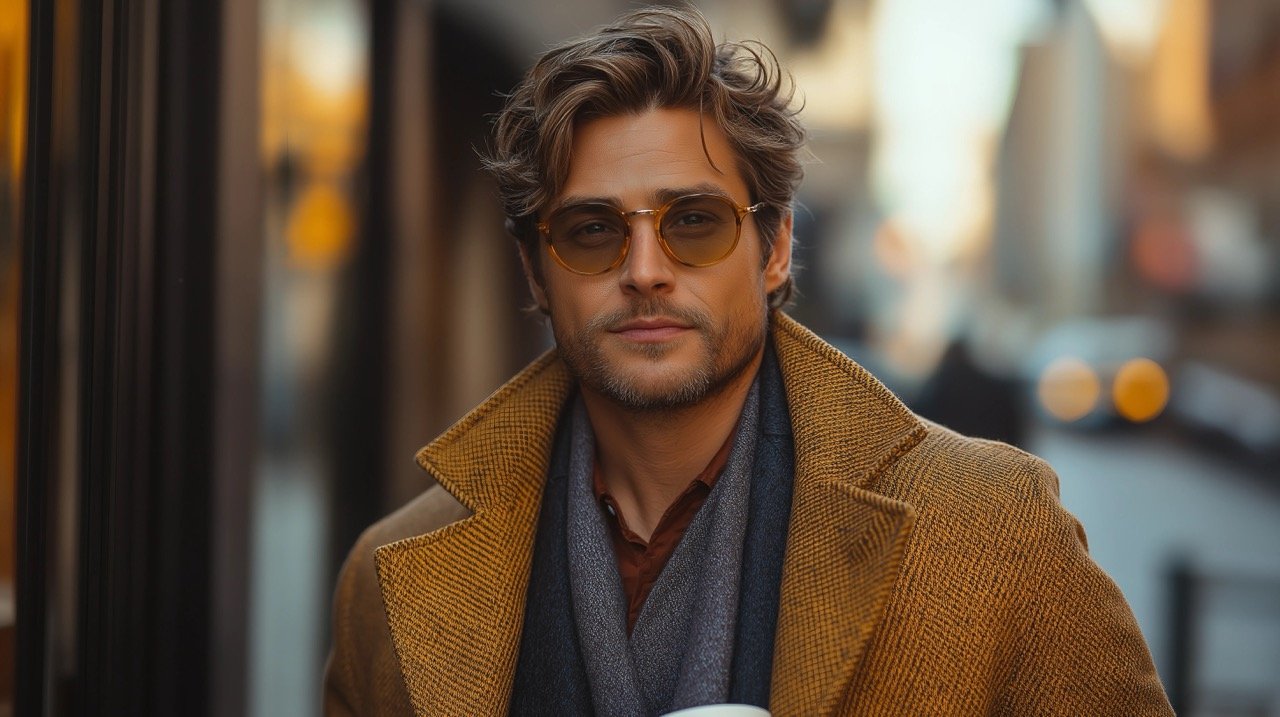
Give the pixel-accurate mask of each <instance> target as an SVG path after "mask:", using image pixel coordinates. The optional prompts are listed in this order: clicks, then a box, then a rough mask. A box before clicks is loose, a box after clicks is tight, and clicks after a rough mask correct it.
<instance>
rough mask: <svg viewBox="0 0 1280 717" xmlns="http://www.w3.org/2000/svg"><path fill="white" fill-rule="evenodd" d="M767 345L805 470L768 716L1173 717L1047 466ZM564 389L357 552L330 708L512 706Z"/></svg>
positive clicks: (541, 367) (434, 470)
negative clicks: (780, 378) (971, 436)
mask: <svg viewBox="0 0 1280 717" xmlns="http://www.w3.org/2000/svg"><path fill="white" fill-rule="evenodd" d="M772 337H773V341H774V346H775V347H776V350H777V355H778V360H779V364H780V366H781V369H782V374H783V379H784V383H785V385H786V395H787V404H788V407H789V409H790V413H791V428H792V436H793V442H794V460H795V480H794V483H793V490H794V497H793V502H792V514H791V519H790V522H789V526H788V535H787V544H786V552H785V559H784V567H783V573H782V581H781V588H780V597H779V603H780V604H779V609H778V622H777V635H776V638H775V649H774V659H773V672H772V681H771V682H772V686H771V697H770V709H771V710H772V712H773V713H774V714H775V715H824V714H848V715H853V714H857V715H872V716H880V715H902V714H912V715H918V714H923V715H957V716H958V715H973V714H992V715H1021V714H1036V715H1064V716H1065V715H1082V714H1087V715H1115V716H1117V717H1119V716H1121V715H1125V716H1129V715H1169V714H1172V710H1171V709H1170V708H1169V704H1168V701H1167V699H1166V698H1165V696H1164V693H1163V690H1162V688H1161V686H1160V682H1159V679H1158V678H1157V677H1156V674H1155V670H1154V668H1153V666H1152V663H1151V658H1150V654H1149V653H1148V651H1147V648H1146V645H1145V643H1144V641H1143V639H1142V635H1141V634H1140V632H1139V630H1138V627H1137V624H1136V623H1135V621H1134V619H1133V616H1132V613H1131V612H1130V610H1129V608H1128V605H1127V604H1125V602H1124V598H1123V596H1122V595H1121V594H1120V592H1119V590H1118V589H1117V588H1116V586H1115V584H1114V583H1113V582H1111V580H1110V579H1109V578H1108V577H1107V576H1106V575H1105V574H1104V573H1103V572H1102V571H1101V570H1100V569H1099V568H1098V567H1097V566H1096V565H1095V564H1094V563H1093V562H1092V561H1091V560H1090V559H1089V557H1088V553H1087V550H1086V547H1085V544H1084V540H1083V537H1082V531H1081V530H1080V527H1079V525H1078V523H1077V522H1076V521H1075V519H1074V518H1073V517H1072V516H1071V515H1070V514H1069V513H1067V512H1066V511H1065V510H1064V509H1063V508H1062V506H1061V504H1060V503H1059V502H1058V499H1057V483H1056V478H1055V476H1054V474H1053V472H1052V471H1051V470H1050V469H1049V468H1048V466H1046V465H1045V464H1044V463H1043V462H1042V461H1040V460H1039V459H1037V458H1035V457H1034V456H1031V455H1028V454H1026V453H1023V452H1022V451H1019V450H1017V449H1014V448H1011V447H1009V446H1005V445H1002V444H996V443H991V442H987V441H978V440H973V439H968V438H965V437H962V436H959V435H957V434H955V433H953V432H951V431H948V430H947V429H945V428H942V427H940V426H937V425H933V424H929V423H927V422H925V421H922V420H921V419H919V418H917V417H915V416H914V415H912V414H911V412H910V411H909V410H908V409H907V408H906V407H905V406H903V405H902V403H901V402H899V401H898V400H897V399H896V398H895V397H893V395H892V394H891V393H889V391H888V390H887V389H885V388H884V387H883V386H882V385H880V384H879V383H878V382H876V381H875V379H874V378H872V377H871V376H870V374H868V373H867V372H866V371H865V370H863V369H862V368H861V367H860V366H858V365H857V364H855V363H854V362H852V361H850V360H849V359H848V358H846V357H845V356H843V355H842V354H840V352H838V351H837V350H836V349H834V348H832V347H831V346H829V345H827V344H825V343H824V342H822V341H821V340H820V339H818V338H817V337H816V336H814V335H813V334H812V333H810V332H809V331H808V330H806V329H804V328H803V327H801V326H800V325H799V324H797V323H795V322H794V321H792V320H791V319H789V318H787V317H786V316H785V315H782V314H777V315H775V318H774V320H773V331H772ZM570 383H571V382H570V379H569V375H568V372H567V370H566V369H565V367H564V366H563V364H562V363H561V362H560V361H559V360H558V359H556V358H555V356H554V354H548V355H547V356H545V357H543V358H542V359H539V360H538V361H537V362H535V363H534V364H533V365H531V366H530V368H529V369H526V371H524V372H522V373H521V374H520V375H519V376H517V377H516V378H515V379H513V380H512V382H511V383H509V384H508V385H507V386H505V387H503V388H502V389H500V390H499V392H498V393H497V394H495V396H494V397H492V398H491V399H490V400H489V401H486V402H485V403H484V404H482V405H481V406H480V407H478V408H477V409H476V410H475V411H473V412H472V413H471V414H469V415H468V416H467V417H466V418H464V419H463V420H462V421H461V422H459V424H458V425H457V426H455V427H454V428H452V429H450V430H449V431H448V432H447V433H446V434H445V435H444V436H442V437H441V438H440V439H438V440H437V441H436V442H434V443H432V444H431V445H430V446H428V447H427V448H426V449H424V450H423V451H421V452H420V453H419V462H420V463H421V464H422V465H423V467H424V468H426V469H427V470H428V471H429V472H430V473H431V475H432V476H434V477H435V478H436V480H437V481H438V482H439V483H440V484H441V486H443V488H444V489H445V491H447V494H448V495H445V494H444V493H442V492H432V493H430V494H429V495H427V496H425V497H424V498H423V499H421V500H420V502H415V504H414V506H413V507H412V508H409V509H406V510H408V511H409V513H408V514H405V513H400V514H397V516H393V518H392V519H390V520H388V521H387V522H385V523H379V524H378V525H375V526H374V527H373V528H371V529H370V530H369V531H367V532H366V534H365V536H363V537H362V538H361V540H360V541H359V542H358V543H357V545H356V548H354V549H353V552H352V555H351V556H350V557H349V558H348V562H347V565H346V567H344V570H343V572H342V576H341V577H340V580H339V585H338V588H337V592H336V601H335V605H334V620H335V626H334V635H335V642H334V647H333V654H332V656H331V659H330V661H329V666H328V670H327V672H326V679H325V706H326V710H328V711H330V712H331V713H333V714H347V713H353V714H403V713H405V712H403V706H404V704H405V703H406V702H407V703H408V704H410V705H411V706H412V709H413V710H415V711H416V712H417V713H418V714H431V715H436V714H447V715H452V714H466V715H491V714H502V713H503V712H505V711H506V709H507V706H508V700H509V698H510V693H511V684H512V679H513V675H514V670H515V660H516V653H517V650H518V647H519V640H520V626H521V623H522V621H523V616H524V615H523V611H524V602H525V601H524V598H525V594H526V588H527V587H528V579H529V568H530V563H531V559H532V546H533V539H534V534H535V532H536V524H537V518H538V508H539V503H540V500H541V491H542V485H543V484H544V482H545V480H546V472H547V467H548V464H549V459H550V450H551V448H550V447H551V442H552V439H553V438H552V437H553V436H554V434H555V425H556V420H557V418H558V414H559V411H560V409H561V407H562V406H563V405H564V401H565V399H566V398H567V396H568V394H569V391H570V388H571V386H570ZM459 504H460V506H461V508H463V510H460V509H459ZM466 511H470V512H471V515H470V517H465V518H463V519H461V520H457V521H455V522H448V521H447V520H446V519H447V518H453V517H455V516H457V515H458V514H459V513H461V514H464V515H465V513H466ZM423 525H428V526H429V527H428V529H427V530H425V531H419V529H420V528H422V527H423ZM374 546H381V547H376V548H375V547H374ZM370 553H372V558H371V556H370ZM371 563H374V564H376V576H375V575H374V574H373V572H372V571H371V570H370V564H371ZM384 611H385V612H384ZM382 615H385V621H384V618H383V617H382ZM343 623H345V624H343ZM374 625H379V626H381V625H385V627H384V628H382V629H377V628H370V627H369V626H374ZM392 654H394V656H395V660H394V661H391V660H390V659H389V656H390V655H392ZM397 668H398V670H399V673H400V675H401V676H402V677H403V682H402V684H401V685H399V686H398V687H397V686H393V685H394V683H395V670H396V669H397ZM406 694H407V699H406V697H405V695H406Z"/></svg>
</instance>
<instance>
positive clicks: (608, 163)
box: [527, 109, 791, 410]
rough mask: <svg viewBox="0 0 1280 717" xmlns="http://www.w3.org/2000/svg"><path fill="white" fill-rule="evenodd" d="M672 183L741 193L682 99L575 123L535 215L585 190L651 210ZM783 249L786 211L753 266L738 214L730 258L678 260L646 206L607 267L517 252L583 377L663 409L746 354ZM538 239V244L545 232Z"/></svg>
mask: <svg viewBox="0 0 1280 717" xmlns="http://www.w3.org/2000/svg"><path fill="white" fill-rule="evenodd" d="M704 138H705V142H706V151H705V152H704V150H703V140H704ZM707 154H710V156H711V159H712V160H713V161H714V163H715V166H714V167H713V166H712V164H711V162H708V160H707ZM716 167H719V170H717V169H716ZM720 170H723V171H720ZM673 193H674V194H692V193H719V194H724V195H725V196H727V197H729V198H730V199H732V200H733V201H734V202H736V203H737V204H739V205H741V206H747V205H748V204H750V203H751V198H750V196H749V194H748V191H747V185H746V182H745V181H744V180H743V178H742V176H741V174H740V173H739V171H738V168H737V162H736V158H735V157H734V155H733V151H732V149H731V148H730V146H729V142H728V140H727V139H726V138H725V135H724V133H723V131H722V130H721V129H720V128H719V127H718V126H717V125H716V123H715V122H713V121H710V120H703V118H700V117H699V115H698V113H697V112H694V111H691V110H683V109H657V110H649V111H646V112H644V113H642V114H632V115H620V116H616V117H606V118H601V119H595V120H591V121H588V122H586V123H584V124H582V125H581V126H580V127H578V128H577V130H576V131H575V135H574V141H573V154H572V160H571V162H570V167H569V176H568V178H567V180H566V182H565V185H564V188H563V190H562V191H561V193H560V195H559V197H557V198H556V200H555V201H553V202H552V204H551V205H550V206H549V207H547V208H546V209H545V210H544V211H543V213H542V218H543V219H545V218H546V216H547V215H548V214H550V213H551V212H553V211H555V210H556V209H557V208H559V207H562V206H566V205H569V204H576V203H579V202H583V201H596V202H606V203H609V204H613V205H614V206H616V207H618V208H619V209H621V210H623V211H626V212H630V211H634V210H637V209H657V208H658V207H659V206H661V205H662V203H663V202H662V198H663V197H670V196H672V194H673ZM790 249H791V224H790V218H789V215H788V217H787V219H786V220H785V221H784V223H783V225H782V227H781V228H780V231H779V232H778V237H777V238H776V240H775V242H774V249H773V251H772V252H771V254H770V258H769V261H768V262H767V263H766V264H765V265H764V267H763V269H762V267H761V260H762V251H763V248H762V246H761V242H760V234H759V230H758V227H757V226H756V223H755V220H754V218H753V217H752V216H750V215H748V216H747V217H746V218H745V219H744V220H743V224H742V236H741V238H740V239H739V241H738V244H737V246H736V247H735V248H734V250H733V252H732V253H731V254H730V255H729V256H728V257H726V258H725V259H724V260H722V261H721V262H719V263H717V264H714V265H712V266H709V267H700V268H694V267H688V266H685V265H683V264H680V263H678V262H676V261H674V260H673V259H671V258H670V257H669V256H667V255H666V253H665V252H664V251H663V250H662V247H661V246H660V245H659V243H658V238H657V234H656V228H655V226H654V221H653V217H652V216H646V215H638V216H633V217H631V247H630V250H629V252H628V254H627V257H626V260H625V261H624V262H623V263H622V264H621V265H620V266H617V267H615V268H613V269H611V270H609V271H607V272H604V273H602V274H597V275H592V276H583V275H580V274H574V273H572V272H570V271H568V270H567V269H565V268H564V267H562V266H561V265H560V264H559V263H557V262H556V261H554V260H553V259H551V258H550V257H545V258H543V257H528V258H527V260H529V261H542V268H543V272H542V273H543V278H544V279H543V284H542V285H539V284H538V283H537V282H535V281H533V279H532V278H531V279H530V286H531V288H532V290H533V292H534V296H535V298H536V299H537V300H538V302H539V303H540V304H541V305H542V306H544V307H545V308H546V309H547V311H548V312H549V313H550V315H551V324H552V328H553V330H554V333H555V337H556V343H557V345H558V346H559V350H560V354H561V356H562V357H563V358H564V360H565V362H566V363H567V364H568V366H569V368H570V370H571V371H572V372H573V373H574V374H575V375H576V376H577V377H578V379H579V380H580V381H581V382H582V384H583V385H584V387H585V388H586V389H587V390H591V391H594V392H596V393H599V394H602V395H604V396H606V397H607V398H610V399H612V400H613V401H615V402H617V403H619V404H620V405H622V406H624V407H627V408H629V409H632V410H667V409H672V408H679V407H684V406H689V405H693V404H696V403H698V402H700V401H702V400H703V399H704V398H707V397H708V396H710V395H713V394H715V393H716V392H718V391H720V390H722V389H724V388H725V387H727V386H729V385H731V384H732V383H733V382H734V380H735V379H739V378H741V377H742V376H743V374H744V372H745V371H746V370H747V369H748V368H750V367H751V366H753V365H754V364H755V361H756V360H757V358H758V357H759V355H760V351H761V348H762V347H763V345H764V340H765V332H766V330H767V321H768V310H767V303H766V297H767V295H768V293H769V292H771V291H773V290H775V289H777V288H778V287H779V286H781V285H782V283H783V282H784V281H785V280H786V278H787V276H788V274H789V272H790V259H791V251H790ZM540 250H541V251H542V252H543V253H544V254H545V252H546V248H545V240H544V244H543V245H542V246H541V247H540Z"/></svg>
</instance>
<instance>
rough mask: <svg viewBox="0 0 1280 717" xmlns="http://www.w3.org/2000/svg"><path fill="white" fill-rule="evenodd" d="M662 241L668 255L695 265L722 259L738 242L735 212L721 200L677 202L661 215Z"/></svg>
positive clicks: (702, 199) (679, 200)
mask: <svg viewBox="0 0 1280 717" xmlns="http://www.w3.org/2000/svg"><path fill="white" fill-rule="evenodd" d="M662 238H663V239H665V240H666V242H667V246H668V247H670V248H671V253H672V254H675V255H676V257H677V258H678V259H679V260H680V261H683V262H685V263H686V264H693V265H695V266H705V265H708V264H714V263H715V262H717V261H720V260H721V259H723V258H725V256H727V255H728V254H729V252H730V251H733V246H734V244H735V243H736V242H737V240H738V213H737V211H735V210H734V206H733V203H732V202H730V201H729V200H728V199H725V198H724V197H717V196H694V197H683V198H681V199H677V200H676V201H675V202H674V203H672V204H671V206H670V207H668V208H667V211H666V212H665V213H664V214H663V215H662Z"/></svg>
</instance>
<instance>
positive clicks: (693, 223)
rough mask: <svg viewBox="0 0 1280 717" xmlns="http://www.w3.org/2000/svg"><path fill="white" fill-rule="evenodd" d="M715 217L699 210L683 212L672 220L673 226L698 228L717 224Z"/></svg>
mask: <svg viewBox="0 0 1280 717" xmlns="http://www.w3.org/2000/svg"><path fill="white" fill-rule="evenodd" d="M716 221H717V219H716V217H715V215H713V214H709V213H707V212H704V211H700V210H697V209H685V210H681V211H680V212H679V213H677V214H676V215H675V217H673V219H672V222H671V223H672V224H674V225H677V226H681V227H697V226H700V225H702V224H709V223H714V222H716Z"/></svg>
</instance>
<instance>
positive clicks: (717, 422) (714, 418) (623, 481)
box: [582, 350, 764, 540]
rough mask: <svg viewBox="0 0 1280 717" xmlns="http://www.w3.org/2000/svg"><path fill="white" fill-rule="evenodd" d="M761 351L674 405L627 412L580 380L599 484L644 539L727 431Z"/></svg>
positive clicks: (733, 423)
mask: <svg viewBox="0 0 1280 717" xmlns="http://www.w3.org/2000/svg"><path fill="white" fill-rule="evenodd" d="M763 355H764V353H763V350H762V351H761V352H760V353H758V354H757V355H756V357H755V359H754V360H753V361H752V363H751V364H750V365H749V366H748V367H747V369H746V370H745V371H743V372H742V374H741V375H740V376H738V377H737V378H736V379H735V380H734V381H733V382H732V383H730V384H729V385H727V386H725V387H723V389H722V390H720V391H718V392H716V393H715V394H714V395H712V396H708V397H706V398H705V399H703V400H702V401H699V402H698V403H697V404H695V405H692V406H688V407H684V408H679V409H671V410H664V411H635V410H632V409H627V408H624V407H622V406H619V405H618V404H617V403H615V402H613V401H612V400H610V399H608V398H605V397H604V396H602V395H600V394H599V393H596V392H594V391H592V390H590V389H589V388H587V387H586V386H583V387H582V399H583V403H585V404H586V408H587V416H588V418H589V419H590V420H591V429H592V431H593V432H594V433H595V439H596V459H597V460H598V461H599V463H600V465H599V468H600V472H601V476H602V478H603V480H604V484H605V487H606V488H607V489H608V491H609V494H610V495H612V496H613V498H614V500H616V501H617V503H618V507H619V509H621V511H622V514H623V516H624V518H625V519H626V522H627V526H628V527H629V528H631V529H632V530H633V531H635V533H636V534H638V535H639V536H640V537H642V538H644V539H645V540H648V539H649V537H650V536H651V535H652V534H653V531H654V529H655V528H657V525H658V521H659V520H660V519H661V518H662V515H663V513H665V512H666V510H667V508H668V507H670V505H671V504H672V503H673V502H674V501H675V499H676V498H677V497H679V495H680V494H681V493H682V492H684V490H685V488H686V487H688V485H689V482H690V481H692V480H693V479H694V478H695V477H697V475H698V474H699V473H701V472H702V470H703V469H704V468H706V467H707V464H709V463H710V462H711V459H712V458H713V457H715V454H716V451H718V450H719V449H720V446H722V445H724V442H725V441H726V440H727V439H728V438H729V434H730V433H731V432H732V431H733V430H734V428H735V427H736V426H737V424H738V417H739V416H740V415H741V414H742V406H743V404H744V403H745V402H746V400H747V394H748V393H749V392H750V390H751V384H752V382H753V381H754V380H755V376H756V373H757V372H758V371H759V369H760V362H761V359H762V357H763Z"/></svg>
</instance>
